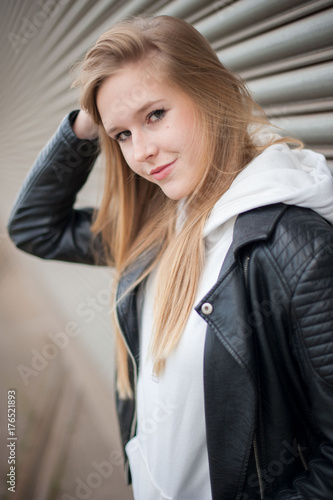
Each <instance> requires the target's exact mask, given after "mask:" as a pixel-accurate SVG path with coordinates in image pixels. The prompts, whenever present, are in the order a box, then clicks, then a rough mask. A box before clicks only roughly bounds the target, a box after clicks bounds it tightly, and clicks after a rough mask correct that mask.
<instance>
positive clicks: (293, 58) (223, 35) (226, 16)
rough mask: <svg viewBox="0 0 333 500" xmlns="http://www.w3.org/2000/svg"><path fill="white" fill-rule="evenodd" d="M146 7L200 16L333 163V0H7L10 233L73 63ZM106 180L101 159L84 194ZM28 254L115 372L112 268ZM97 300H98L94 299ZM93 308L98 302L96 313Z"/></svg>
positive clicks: (1, 23) (277, 118)
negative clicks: (109, 302) (14, 208)
mask: <svg viewBox="0 0 333 500" xmlns="http://www.w3.org/2000/svg"><path fill="white" fill-rule="evenodd" d="M141 12H149V13H155V14H168V15H174V16H179V17H183V18H185V19H187V20H188V21H190V22H191V23H193V25H194V26H195V27H196V28H197V29H198V30H199V31H200V32H201V33H203V34H204V35H205V36H206V37H207V38H208V39H209V40H210V41H211V43H212V45H213V47H214V48H215V49H216V51H217V53H218V55H219V57H220V58H221V60H222V61H223V62H224V64H226V65H227V66H229V67H230V68H231V69H233V70H235V71H237V72H240V74H241V75H242V76H243V77H244V78H245V79H246V80H247V82H248V83H249V86H250V88H251V90H252V91H253V93H254V95H255V97H256V99H257V100H258V101H259V102H260V103H261V104H262V105H263V106H264V107H265V109H266V110H267V113H268V115H269V116H270V117H272V119H273V120H274V122H276V123H277V124H279V125H280V126H282V127H283V128H284V129H286V130H287V131H288V133H291V134H293V135H296V136H298V137H300V138H301V139H303V140H304V141H305V143H306V145H309V146H310V147H313V148H315V149H316V150H318V151H322V152H324V153H326V155H327V157H328V159H329V160H330V163H332V162H333V147H332V138H333V98H332V92H333V65H332V58H333V29H332V28H333V1H330V0H316V1H304V0H303V1H299V0H238V1H227V0H219V1H205V0H192V1H190V0H187V1H186V0H173V1H171V2H170V1H166V0H160V1H152V0H131V1H126V2H123V1H120V0H98V1H93V0H80V1H79V0H72V1H70V0H11V1H6V0H2V1H1V3H0V14H1V16H0V30H1V36H2V41H1V45H0V53H1V115H2V120H1V142H0V155H1V156H0V161H1V174H0V175H1V177H0V181H1V202H0V203H1V213H2V221H1V222H2V226H1V235H2V237H5V229H4V227H5V220H6V218H7V216H8V213H9V210H10V207H11V205H12V203H13V200H14V197H15V195H16V193H17V191H18V189H19V186H20V184H21V182H22V180H23V178H24V176H25V175H26V173H27V171H28V169H29V168H30V166H31V164H32V162H33V160H34V158H35V156H36V155H37V153H38V151H39V150H40V148H41V147H42V146H43V144H44V143H45V141H46V140H47V139H48V138H49V137H50V135H51V134H52V133H53V131H54V130H55V128H56V127H57V125H58V123H59V122H60V120H61V118H62V117H63V115H64V114H65V113H67V111H69V110H70V109H72V108H73V107H76V104H75V103H76V97H77V96H76V93H75V91H70V90H69V86H70V77H69V71H68V70H69V67H70V65H71V64H72V63H73V62H74V61H76V60H77V59H78V58H79V57H81V56H82V55H83V54H84V52H85V51H86V50H87V48H88V47H89V46H90V45H91V44H92V43H93V42H94V41H95V40H96V38H97V37H98V36H99V34H100V33H101V32H103V31H104V30H105V29H107V28H108V27H109V26H110V25H112V24H113V23H115V22H116V21H118V20H120V19H122V18H124V17H125V16H129V15H134V14H138V13H141ZM100 179H101V176H100V171H99V169H98V168H96V169H95V171H94V173H93V175H92V177H91V179H90V181H89V182H88V184H87V186H86V187H85V189H84V191H83V192H82V193H81V195H80V198H79V203H81V204H84V205H87V204H89V205H90V204H95V203H97V198H98V184H99V182H100ZM26 261H27V263H28V265H29V266H31V268H32V269H33V271H34V273H38V275H40V276H41V277H42V279H44V281H45V282H47V283H48V284H49V283H51V284H52V286H51V287H49V288H51V292H50V293H51V294H52V297H54V296H55V297H56V298H57V299H58V300H59V301H60V303H61V307H62V308H63V310H64V311H65V313H66V315H67V316H68V317H73V315H74V316H75V318H76V319H77V320H78V322H79V323H80V324H81V326H82V327H83V328H84V331H85V332H86V334H85V335H84V336H83V337H84V340H85V342H87V344H88V346H89V349H90V351H91V352H92V353H93V355H94V357H95V358H96V360H98V362H99V363H100V364H102V366H104V367H105V373H109V370H108V366H109V361H110V358H109V356H110V352H111V349H112V340H110V333H109V317H108V314H107V307H106V305H105V297H106V293H107V292H105V289H106V288H107V286H108V282H109V279H110V277H109V272H108V271H107V270H96V269H94V270H92V269H87V268H84V266H72V265H66V264H60V263H44V262H43V263H42V262H40V261H39V260H38V261H37V259H34V258H33V257H27V258H26ZM103 290H104V292H103ZM103 293H104V295H103ZM89 298H90V299H89ZM93 299H95V304H97V305H96V307H95V306H92V305H91V300H93ZM89 300H90V302H89ZM96 300H97V302H96ZM89 303H90V305H89ZM88 309H94V319H93V321H92V320H91V322H90V321H88V319H89V318H91V317H92V314H91V315H90V316H89V313H88V312H87V311H88ZM92 330H93V332H94V334H92ZM107 346H108V347H109V348H106V347H107Z"/></svg>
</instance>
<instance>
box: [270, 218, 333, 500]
mask: <svg viewBox="0 0 333 500" xmlns="http://www.w3.org/2000/svg"><path fill="white" fill-rule="evenodd" d="M325 228H326V229H325ZM306 230H307V232H308V234H309V241H310V242H311V243H309V245H311V248H310V250H311V252H307V251H306V248H307V247H308V246H309V245H305V246H304V248H303V249H302V250H300V251H303V252H304V254H305V255H306V253H307V259H306V261H305V262H306V264H305V266H304V268H303V269H302V272H301V273H300V277H299V279H298V280H297V282H296V286H295V287H294V288H293V296H292V300H291V306H292V307H291V311H292V315H293V329H294V337H295V341H294V342H295V353H296V356H297V360H298V364H299V368H300V372H301V374H302V378H303V380H304V382H305V386H306V387H307V389H308V390H307V393H308V398H309V401H310V404H311V408H310V414H311V420H312V422H313V425H314V429H316V431H317V435H318V436H319V440H320V441H319V442H320V445H319V446H318V450H317V452H316V454H315V456H313V457H309V462H308V464H307V467H308V470H307V471H306V472H305V473H304V474H301V475H300V476H298V477H296V478H295V480H294V481H293V484H292V486H291V487H290V488H289V489H285V490H283V491H280V492H279V494H278V495H277V498H276V500H313V499H316V500H326V499H328V498H333V229H332V228H331V227H330V225H329V224H328V223H326V222H324V221H323V222H322V223H321V222H318V224H317V226H316V228H315V229H314V230H313V229H312V230H311V228H309V227H308V228H307V229H306Z"/></svg>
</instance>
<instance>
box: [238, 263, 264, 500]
mask: <svg viewBox="0 0 333 500" xmlns="http://www.w3.org/2000/svg"><path fill="white" fill-rule="evenodd" d="M249 260H250V256H249V255H246V257H245V259H244V260H243V272H244V280H245V286H246V289H247V290H248V284H249V280H248V267H249ZM253 450H254V460H255V463H256V470H257V475H258V481H259V490H260V500H264V485H263V481H262V474H261V469H260V464H259V453H258V444H257V435H256V433H254V436H253Z"/></svg>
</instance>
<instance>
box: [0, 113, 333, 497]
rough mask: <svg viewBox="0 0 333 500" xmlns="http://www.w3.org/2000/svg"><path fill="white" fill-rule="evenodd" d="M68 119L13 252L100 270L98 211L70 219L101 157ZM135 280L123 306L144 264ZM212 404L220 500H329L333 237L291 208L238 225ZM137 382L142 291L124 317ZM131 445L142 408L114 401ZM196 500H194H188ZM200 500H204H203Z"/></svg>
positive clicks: (214, 313) (214, 296)
mask: <svg viewBox="0 0 333 500" xmlns="http://www.w3.org/2000/svg"><path fill="white" fill-rule="evenodd" d="M75 117H76V112H74V113H72V114H71V115H70V116H69V119H68V118H66V119H65V120H64V122H63V123H62V125H61V126H60V128H59V130H58V132H57V133H56V135H55V136H54V137H53V139H52V140H51V141H50V143H49V144H48V145H47V146H46V147H45V148H44V150H43V151H42V153H41V154H40V156H39V158H38V159H37V161H36V163H35V165H34V167H33V169H32V171H31V172H30V174H29V176H28V178H27V179H26V181H25V183H24V185H23V187H22V190H21V192H20V195H19V197H18V200H17V202H16V203H15V206H14V208H13V211H12V215H11V218H10V220H9V223H8V230H9V234H10V236H11V238H12V239H13V241H14V242H15V244H16V245H17V246H18V247H19V248H21V249H23V250H25V251H27V252H30V253H32V254H35V255H38V256H40V257H43V258H46V259H59V260H66V261H70V262H80V263H88V264H93V263H95V264H96V263H97V264H103V263H105V260H104V258H103V250H102V245H101V242H100V239H99V238H98V237H97V238H95V239H93V238H92V235H91V231H90V224H91V219H92V216H93V211H92V210H91V209H80V210H78V209H73V204H74V202H75V197H76V193H77V192H78V191H79V189H80V188H81V187H82V185H83V184H84V182H85V180H86V179H87V177H88V174H89V171H90V169H91V167H92V165H93V163H94V161H95V159H96V157H97V154H98V145H97V142H89V141H82V140H79V139H78V138H76V136H75V135H74V133H73V132H72V130H71V127H70V123H71V122H72V121H73V120H74V119H75ZM148 261H149V258H147V256H146V257H145V258H142V259H141V261H140V260H139V261H138V262H137V263H136V266H135V268H134V269H131V270H129V271H128V273H127V274H126V275H125V276H124V277H123V279H122V280H121V282H120V284H119V295H121V293H122V291H123V290H125V289H126V288H127V286H128V284H129V283H132V282H133V281H134V280H135V278H136V277H137V276H138V274H139V273H141V270H142V268H143V267H144V266H146V265H147V264H148ZM195 309H196V311H197V312H198V314H200V316H201V317H202V318H204V320H205V321H206V322H207V333H206V343H205V353H204V356H205V357H204V393H205V414H206V430H207V446H208V456H209V467H210V476H211V486H212V493H213V499H214V500H257V499H258V500H259V499H265V500H269V499H274V500H287V499H288V500H300V499H306V500H310V499H311V500H328V499H331V498H333V326H332V325H333V229H332V227H331V226H330V224H329V223H328V222H326V221H325V220H323V219H322V218H321V217H320V216H319V215H317V214H315V213H314V212H312V211H311V210H308V209H301V208H297V207H292V206H286V205H283V204H278V205H271V206H268V207H263V208H259V209H256V210H253V211H250V212H247V213H244V214H241V215H240V216H239V217H238V218H237V221H236V224H235V231H234V241H233V244H232V247H231V248H230V250H229V252H228V255H227V257H226V259H225V262H224V264H223V267H222V269H221V271H220V275H219V279H218V281H217V283H216V284H215V286H214V287H213V288H212V289H211V290H210V292H209V293H208V294H207V295H206V296H205V297H204V298H203V299H202V300H201V302H200V303H199V304H197V305H196V308H195ZM118 320H119V324H120V326H121V329H122V332H123V335H124V337H125V339H126V342H127V345H128V348H129V357H130V360H131V367H132V370H131V379H132V383H133V389H134V391H135V385H136V377H137V370H138V366H137V360H138V355H139V345H138V319H137V310H136V290H134V291H133V293H131V294H129V295H128V296H126V297H125V299H123V300H122V301H121V302H120V304H119V307H118ZM117 407H118V413H119V421H120V426H121V434H122V439H123V443H124V445H125V444H126V443H127V441H128V440H129V439H130V438H131V437H132V436H133V435H134V433H135V426H136V419H135V400H119V399H118V401H117ZM189 500H196V499H189ZM200 500H204V499H200Z"/></svg>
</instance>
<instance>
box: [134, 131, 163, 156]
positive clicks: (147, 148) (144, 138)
mask: <svg viewBox="0 0 333 500" xmlns="http://www.w3.org/2000/svg"><path fill="white" fill-rule="evenodd" d="M132 144H133V155H134V159H135V161H137V162H142V161H146V160H147V159H149V158H152V157H154V156H156V155H157V151H158V147H157V144H156V141H154V140H152V137H151V135H149V134H136V135H132Z"/></svg>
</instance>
